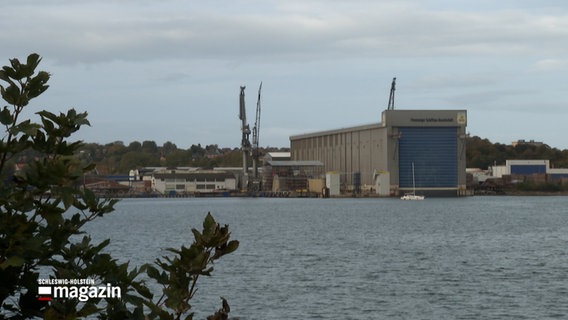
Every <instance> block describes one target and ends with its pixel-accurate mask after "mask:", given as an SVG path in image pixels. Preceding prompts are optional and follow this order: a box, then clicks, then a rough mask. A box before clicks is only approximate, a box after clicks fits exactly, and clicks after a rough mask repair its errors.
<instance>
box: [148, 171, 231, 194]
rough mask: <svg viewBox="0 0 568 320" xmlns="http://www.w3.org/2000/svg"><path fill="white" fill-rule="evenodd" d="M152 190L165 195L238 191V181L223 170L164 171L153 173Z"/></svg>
mask: <svg viewBox="0 0 568 320" xmlns="http://www.w3.org/2000/svg"><path fill="white" fill-rule="evenodd" d="M152 188H153V190H154V191H156V192H158V193H160V194H165V195H170V194H195V193H210V192H220V191H236V189H237V180H236V178H235V176H234V175H233V174H232V173H229V172H226V171H221V170H180V169H164V170H159V171H155V172H153V174H152Z"/></svg>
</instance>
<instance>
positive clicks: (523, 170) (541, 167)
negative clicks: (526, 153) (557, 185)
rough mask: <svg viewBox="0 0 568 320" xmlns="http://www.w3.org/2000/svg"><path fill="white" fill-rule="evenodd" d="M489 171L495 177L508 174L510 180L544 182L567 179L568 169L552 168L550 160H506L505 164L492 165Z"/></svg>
mask: <svg viewBox="0 0 568 320" xmlns="http://www.w3.org/2000/svg"><path fill="white" fill-rule="evenodd" d="M491 172H492V175H493V176H494V177H497V178H502V177H504V176H510V177H511V181H512V182H519V181H521V182H522V181H525V180H527V179H529V180H531V181H533V182H539V183H544V182H546V181H548V182H552V181H564V180H566V179H568V169H566V168H552V167H551V166H550V160H506V161H505V165H501V166H492V167H491ZM563 179H564V180H563Z"/></svg>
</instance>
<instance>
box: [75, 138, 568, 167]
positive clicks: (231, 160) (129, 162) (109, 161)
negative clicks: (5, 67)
mask: <svg viewBox="0 0 568 320" xmlns="http://www.w3.org/2000/svg"><path fill="white" fill-rule="evenodd" d="M274 151H290V149H289V148H275V147H267V148H261V153H262V154H265V153H266V152H274ZM81 155H82V157H84V160H85V161H92V162H94V163H96V164H97V170H98V172H99V174H102V175H124V174H128V172H129V171H130V170H131V169H136V168H141V167H158V166H165V167H205V168H212V167H240V166H242V154H241V151H240V149H239V148H223V147H219V146H218V145H216V144H212V145H206V146H202V145H201V144H199V143H198V144H193V145H191V147H189V148H187V149H182V148H178V147H177V146H176V144H174V143H173V142H170V141H168V142H165V143H164V144H163V145H161V146H159V145H157V144H156V142H155V141H148V140H146V141H142V142H139V141H133V142H130V143H129V144H128V145H127V144H125V143H124V142H122V141H115V142H112V143H108V144H104V145H102V144H98V143H87V144H85V145H84V146H83V147H82V148H81ZM466 157H467V159H466V161H467V167H468V168H481V169H487V168H488V167H490V166H493V165H495V164H497V165H502V164H504V163H505V160H512V159H534V160H536V159H544V160H550V163H551V165H553V166H554V167H556V168H568V150H559V149H557V148H551V147H550V146H548V145H546V144H543V145H540V146H535V145H530V144H519V145H517V146H514V147H513V146H512V145H511V144H502V143H492V142H491V141H489V140H488V139H484V138H480V137H478V136H472V137H469V138H468V140H467V144H466Z"/></svg>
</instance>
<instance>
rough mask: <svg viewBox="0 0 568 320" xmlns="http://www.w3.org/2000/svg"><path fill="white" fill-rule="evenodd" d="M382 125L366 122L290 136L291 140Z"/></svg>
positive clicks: (380, 124)
mask: <svg viewBox="0 0 568 320" xmlns="http://www.w3.org/2000/svg"><path fill="white" fill-rule="evenodd" d="M382 127H383V125H382V123H380V122H379V123H371V124H364V125H359V126H354V127H346V128H340V129H333V130H324V131H318V132H310V133H304V134H297V135H293V136H290V140H298V139H305V138H313V137H319V136H323V135H331V134H336V133H344V132H353V131H363V130H368V129H378V128H382Z"/></svg>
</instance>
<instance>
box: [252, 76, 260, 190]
mask: <svg viewBox="0 0 568 320" xmlns="http://www.w3.org/2000/svg"><path fill="white" fill-rule="evenodd" d="M261 90H262V82H261V83H260V86H259V87H258V99H257V101H256V118H255V120H254V127H253V128H252V174H253V179H254V180H253V182H255V181H260V180H259V177H258V162H259V158H260V149H259V136H260V91H261Z"/></svg>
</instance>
